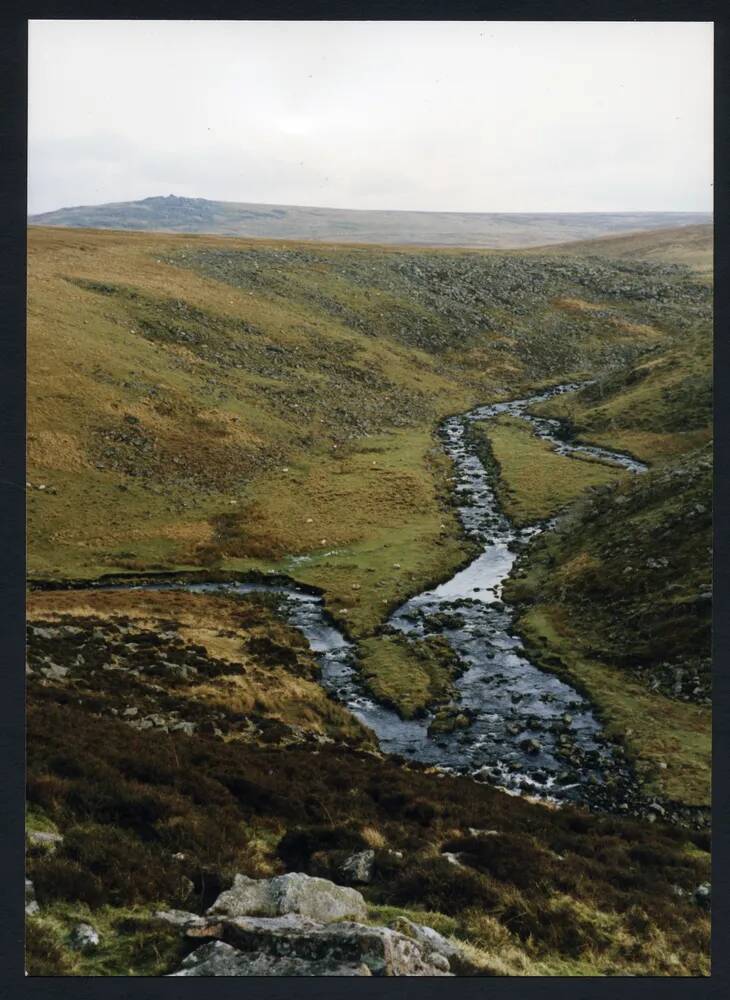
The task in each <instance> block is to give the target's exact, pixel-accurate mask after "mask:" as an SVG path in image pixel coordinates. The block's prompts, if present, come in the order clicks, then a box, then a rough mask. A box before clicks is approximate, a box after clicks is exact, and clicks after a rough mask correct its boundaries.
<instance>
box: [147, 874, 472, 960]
mask: <svg viewBox="0 0 730 1000" xmlns="http://www.w3.org/2000/svg"><path fill="white" fill-rule="evenodd" d="M157 916H158V917H159V918H160V919H161V920H165V921H166V922H167V923H170V924H172V925H174V926H176V927H179V928H180V930H181V931H182V932H183V933H184V934H185V936H186V937H187V938H188V939H191V940H193V941H203V942H204V943H202V944H201V945H200V947H198V948H196V949H195V950H194V951H192V952H191V953H190V954H189V955H188V956H187V957H186V958H185V960H184V961H183V963H182V966H181V968H180V969H178V970H177V971H176V972H173V973H172V974H171V975H172V976H445V975H450V974H451V973H450V961H451V958H450V956H451V957H454V958H456V957H457V956H458V949H457V948H456V947H455V946H452V945H451V944H450V943H449V942H448V941H446V940H445V938H443V937H441V935H439V934H437V933H436V931H433V930H432V929H431V928H429V927H422V926H421V925H419V924H412V923H411V922H410V921H405V924H404V930H406V931H407V933H401V931H400V930H396V929H393V928H390V927H374V926H370V925H367V924H365V923H361V922H359V921H361V920H362V921H364V920H365V919H366V917H367V907H366V904H365V900H364V899H363V897H362V895H361V894H360V893H359V892H357V891H356V890H355V889H351V888H349V887H347V886H339V885H335V884H334V883H333V882H329V881H327V880H326V879H321V878H314V877H311V876H309V875H304V874H301V873H298V872H297V873H291V874H289V875H280V876H277V877H275V878H271V879H250V878H247V877H246V876H244V875H237V876H236V878H235V880H234V884H233V886H232V888H231V889H229V890H227V891H226V892H223V893H221V895H220V896H219V897H218V899H217V900H216V901H215V903H214V904H213V906H211V907H210V909H209V910H208V912H207V914H206V915H205V916H199V915H197V914H194V913H185V912H184V911H180V910H171V911H166V912H160V913H158V914H157ZM353 916H356V917H357V918H358V919H357V920H352V919H347V918H351V917H353ZM405 925H407V926H405Z"/></svg>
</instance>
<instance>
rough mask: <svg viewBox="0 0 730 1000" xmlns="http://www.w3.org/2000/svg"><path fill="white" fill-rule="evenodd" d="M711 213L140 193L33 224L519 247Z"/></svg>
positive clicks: (700, 218)
mask: <svg viewBox="0 0 730 1000" xmlns="http://www.w3.org/2000/svg"><path fill="white" fill-rule="evenodd" d="M708 221H710V216H709V215H708V214H707V213H705V212H694V213H693V212H567V213H550V212H545V213H502V212H403V211H398V212H393V211H390V212H388V211H375V210H353V209H340V208H309V207H305V206H301V205H262V204H256V203H248V202H231V201H210V200H208V199H206V198H178V197H176V196H174V195H168V196H167V197H152V198H143V199H142V200H141V201H123V202H114V203H111V204H107V205H79V206H75V207H72V208H61V209H58V210H57V211H54V212H44V213H42V214H40V215H33V216H31V217H30V219H29V222H30V223H31V225H36V226H82V227H93V228H96V229H139V230H154V231H157V232H179V233H218V234H221V235H227V236H257V237H265V238H269V239H273V238H275V239H294V240H327V241H330V242H345V243H389V244H406V243H415V244H420V245H422V246H460V247H524V246H539V245H540V244H543V243H560V242H562V241H564V240H577V239H590V238H592V237H595V236H602V235H604V234H606V233H614V232H627V231H634V230H644V229H653V228H654V227H666V226H677V225H682V224H686V225H690V224H692V223H704V222H708Z"/></svg>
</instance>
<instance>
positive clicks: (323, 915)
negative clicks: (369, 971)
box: [208, 872, 367, 924]
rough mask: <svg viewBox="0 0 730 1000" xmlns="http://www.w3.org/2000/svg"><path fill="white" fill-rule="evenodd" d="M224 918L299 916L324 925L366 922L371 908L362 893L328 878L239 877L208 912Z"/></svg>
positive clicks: (294, 873)
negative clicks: (367, 905)
mask: <svg viewBox="0 0 730 1000" xmlns="http://www.w3.org/2000/svg"><path fill="white" fill-rule="evenodd" d="M208 913H209V914H213V915H220V916H224V917H248V916H253V917H277V916H282V915H284V914H287V913H296V914H299V915H300V916H302V917H308V918H309V919H311V920H316V921H318V922H319V923H322V924H328V923H331V922H332V921H334V920H344V919H348V918H349V919H353V920H364V919H365V917H366V916H367V907H366V905H365V900H364V899H363V897H362V895H361V893H359V892H357V890H356V889H351V888H349V887H348V886H344V885H335V884H334V882H329V881H328V880H327V879H323V878H314V877H313V876H311V875H304V874H302V873H300V872H293V873H291V874H289V875H277V876H276V877H275V878H270V879H253V878H248V877H247V876H246V875H236V878H235V880H234V882H233V886H232V888H230V889H228V890H227V891H226V892H222V893H221V894H220V896H219V897H218V899H216V901H215V903H213V905H212V906H211V907H210V909H209V910H208Z"/></svg>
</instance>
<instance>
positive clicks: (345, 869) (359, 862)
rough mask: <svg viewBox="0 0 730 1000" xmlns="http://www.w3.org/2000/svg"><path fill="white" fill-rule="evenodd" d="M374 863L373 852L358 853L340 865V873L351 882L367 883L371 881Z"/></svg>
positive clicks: (370, 850)
mask: <svg viewBox="0 0 730 1000" xmlns="http://www.w3.org/2000/svg"><path fill="white" fill-rule="evenodd" d="M374 863H375V851H374V850H372V849H368V850H366V851H358V853H357V854H351V855H350V857H349V858H347V859H346V860H345V861H344V862H343V863H342V865H340V871H341V872H342V874H343V875H344V876H345V877H346V878H347V879H349V881H351V882H362V883H367V882H371V881H372V878H373V866H374Z"/></svg>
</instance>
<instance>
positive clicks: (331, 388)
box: [27, 228, 712, 975]
mask: <svg viewBox="0 0 730 1000" xmlns="http://www.w3.org/2000/svg"><path fill="white" fill-rule="evenodd" d="M711 308H712V303H711V290H710V289H709V287H708V285H707V283H706V282H705V281H703V280H698V279H697V278H696V276H694V275H693V274H692V273H691V272H690V271H688V270H686V269H683V268H679V267H677V266H675V265H673V264H669V265H664V264H662V263H659V262H656V261H654V262H645V261H626V260H614V259H610V258H605V259H603V258H597V257H595V256H590V257H580V256H570V257H567V256H563V255H562V254H561V253H557V254H555V255H550V254H547V253H543V252H541V253H538V254H532V253H531V254H517V253H490V252H467V251H463V250H459V251H457V250H450V251H434V250H407V249H404V248H386V247H367V248H365V247H359V248H353V247H351V248H347V249H345V248H342V247H332V246H326V245H307V246H302V245H297V244H286V243H273V242H264V241H253V240H239V239H232V238H229V239H223V238H220V237H201V236H197V237H195V236H181V235H161V234H157V233H144V234H142V233H114V232H104V233H102V232H93V231H85V230H82V229H75V230H65V231H64V230H61V229H41V228H33V229H32V230H31V231H30V233H29V304H28V342H29V352H28V357H29V374H28V397H29V440H28V445H29V462H28V484H29V485H28V536H29V569H30V576H31V581H32V582H34V583H38V582H39V581H41V580H45V581H51V582H52V583H54V584H55V585H56V586H57V588H58V589H52V590H34V591H32V592H31V594H30V597H29V605H28V607H29V619H30V621H29V664H28V671H29V672H28V691H29V695H28V705H29V744H28V749H29V764H28V802H29V806H28V809H29V811H28V829H29V843H28V852H29V853H28V866H29V874H30V876H31V878H32V879H33V883H34V886H35V890H36V893H37V897H38V901H39V903H40V913H39V914H38V915H36V916H33V917H31V918H30V919H29V933H28V944H27V948H28V955H27V961H28V966H29V971H30V973H31V974H32V975H58V974H61V975H64V974H65V975H74V974H83V975H87V974H88V975H120V974H136V975H159V974H164V973H166V972H169V971H171V970H172V969H173V968H175V967H177V965H178V964H179V962H180V959H181V957H182V955H183V953H184V951H185V949H186V948H187V949H188V950H189V949H190V948H191V947H193V944H192V943H191V942H187V944H185V943H184V942H183V940H182V939H181V936H180V935H179V934H178V933H172V932H171V931H170V930H169V928H167V927H166V926H165V925H163V924H161V923H160V921H159V920H157V919H156V918H155V916H154V913H155V911H156V910H159V909H169V908H170V907H179V906H184V907H185V908H186V909H191V910H195V911H196V912H201V911H202V910H203V909H204V908H205V907H206V906H208V905H209V904H210V902H211V901H212V899H213V898H215V896H216V895H217V893H218V892H219V891H220V889H221V888H225V887H226V886H227V885H229V884H230V881H231V879H232V877H233V874H235V873H236V872H242V873H245V874H248V875H250V876H252V877H262V876H265V875H270V874H273V873H276V872H282V871H307V872H310V873H311V874H318V875H322V876H324V877H329V878H334V879H335V880H336V881H342V879H343V875H342V871H341V867H338V866H340V865H341V862H342V859H343V857H344V856H346V855H347V854H348V853H350V852H352V851H355V850H363V849H366V848H369V849H372V850H373V851H374V852H375V867H374V877H373V881H372V883H371V884H370V885H368V886H367V887H366V888H365V889H364V890H363V891H364V892H365V894H366V897H367V901H368V905H369V919H370V920H371V921H373V922H377V923H379V924H382V923H386V922H391V923H397V920H398V918H399V917H400V916H402V915H406V916H410V917H413V918H414V919H417V920H420V921H421V922H424V923H427V924H429V926H433V927H435V928H437V929H439V930H440V931H441V932H442V933H445V934H447V935H450V936H452V937H453V938H454V939H455V940H457V941H458V942H460V944H461V945H462V946H464V947H466V948H468V949H471V951H470V954H471V955H472V957H473V959H474V962H475V963H476V967H478V968H479V969H480V970H481V974H483V975H536V974H537V975H539V974H563V975H582V974H588V975H591V974H605V975H616V974H644V975H645V974H656V975H702V974H706V973H707V972H708V971H709V960H708V942H709V937H708V935H709V918H708V914H707V912H706V910H705V909H704V907H703V905H701V904H698V902H697V900H696V898H695V895H694V893H695V889H696V887H697V886H698V884H699V883H701V882H704V881H706V880H707V878H708V871H709V867H708V866H709V854H708V850H709V837H708V834H707V833H706V832H702V831H694V832H693V831H692V830H688V829H686V828H685V829H683V828H681V827H677V826H671V825H669V824H665V823H664V822H662V815H661V812H658V813H657V815H658V821H657V822H656V823H655V824H653V825H652V824H649V823H646V822H644V823H642V822H638V821H634V820H630V819H626V818H622V817H607V816H604V817H599V816H591V815H588V814H585V813H582V812H579V811H577V810H575V809H572V808H566V809H561V810H551V809H546V808H545V807H544V806H543V805H539V804H535V803H532V802H528V801H526V800H523V799H515V798H512V797H510V796H507V795H505V794H504V793H502V792H500V791H498V790H496V789H493V788H490V787H488V786H486V785H482V784H478V783H474V782H472V781H470V780H467V779H463V778H456V777H454V776H444V775H436V774H434V773H432V772H430V771H429V769H428V768H425V767H422V766H418V765H405V764H404V763H403V762H401V761H397V760H393V759H384V758H383V757H382V756H381V755H380V754H379V753H377V752H376V750H375V748H374V746H373V743H372V739H371V737H370V735H369V734H368V733H367V732H366V731H365V730H363V728H362V727H361V726H359V725H358V724H357V723H356V722H355V721H354V720H353V718H352V717H351V716H350V715H349V714H348V713H347V712H345V711H344V710H343V709H342V708H341V707H340V706H339V705H337V704H336V703H334V702H332V701H330V700H329V699H328V698H325V697H324V695H323V692H322V689H321V688H320V687H319V685H318V684H317V668H316V664H315V663H314V662H313V660H312V657H311V655H310V654H309V651H308V649H307V648H306V646H305V645H304V644H303V642H302V640H301V639H300V637H299V636H298V634H296V633H295V632H293V630H291V629H289V628H288V627H287V626H285V625H283V624H282V622H281V620H280V619H279V618H278V617H277V615H276V614H275V611H276V608H275V606H274V604H272V602H267V601H266V600H262V599H261V598H251V599H248V600H245V601H236V602H230V601H228V600H226V599H224V598H221V597H215V598H214V597H212V596H211V597H201V596H200V595H197V596H195V597H192V596H190V595H184V594H178V593H165V594H162V593H160V594H154V595H152V594H149V593H135V592H130V593H100V592H95V591H93V590H90V589H85V588H84V587H83V586H81V587H79V588H78V589H71V588H69V587H68V586H66V584H67V582H68V581H69V580H70V579H74V580H76V581H78V582H79V583H82V584H83V582H84V581H92V580H94V579H97V578H98V577H99V576H100V575H102V574H105V573H123V572H128V573H142V572H157V571H179V570H191V571H195V570H198V571H202V572H206V573H210V574H222V573H224V572H231V571H233V572H240V571H248V570H254V569H259V570H269V569H273V570H277V571H279V572H285V573H287V574H289V575H292V576H294V577H296V578H297V579H299V580H301V581H303V582H306V583H310V584H313V585H316V586H318V587H321V588H323V591H324V598H325V602H326V606H327V607H328V609H329V610H330V611H331V612H332V614H333V615H334V616H335V618H336V619H338V621H339V622H340V623H343V624H344V625H345V626H346V628H347V629H348V631H349V633H350V634H351V635H352V636H353V638H354V639H355V641H356V642H357V643H358V645H359V648H360V652H361V653H362V654H363V657H362V663H363V669H364V672H365V674H366V678H367V680H368V682H369V683H370V685H371V687H372V688H373V689H374V690H376V691H377V692H378V693H379V694H380V696H381V697H383V698H384V699H386V700H388V701H390V702H392V703H393V704H395V705H396V706H397V707H398V708H399V710H400V711H402V713H403V714H404V715H408V714H412V713H414V712H417V711H418V710H419V709H421V708H422V707H423V706H424V705H426V704H432V703H433V702H434V701H438V700H439V699H442V698H444V697H445V696H448V686H449V676H450V670H451V669H452V668H451V665H450V664H449V663H448V662H447V658H446V657H444V655H443V650H442V649H440V648H438V644H437V643H435V644H433V643H432V644H431V646H430V647H429V648H428V649H425V648H422V649H418V650H415V649H412V648H410V647H409V646H408V645H407V644H405V645H401V644H398V643H395V642H394V640H393V637H392V636H388V635H387V634H382V633H381V632H380V626H381V625H382V623H383V621H384V620H385V618H386V616H387V614H388V611H389V610H390V608H392V607H393V606H394V605H396V604H397V603H399V602H400V601H402V600H403V598H404V597H406V596H408V595H409V594H411V593H414V592H417V591H419V590H421V589H423V588H424V586H426V585H427V584H428V583H429V582H431V581H435V580H438V579H443V578H444V577H446V576H448V575H449V574H450V573H451V572H453V570H454V569H455V568H456V567H457V566H458V565H460V564H461V563H462V562H463V561H464V560H465V559H466V558H468V557H469V555H470V553H471V549H470V547H469V545H468V544H467V543H466V542H465V540H464V538H463V536H462V533H461V531H460V528H459V525H458V522H457V519H456V516H455V513H454V511H453V508H452V506H451V500H450V490H449V477H450V475H451V469H450V468H449V466H448V463H447V461H446V459H445V458H444V455H443V452H442V450H441V448H440V446H439V443H438V439H437V437H436V435H435V429H436V427H437V424H438V421H439V420H440V419H441V418H442V417H443V416H445V415H446V414H449V413H454V412H459V411H462V410H464V409H467V408H468V407H470V406H472V405H475V404H476V403H480V402H489V401H492V400H495V399H500V398H511V397H513V396H517V395H523V394H525V393H527V392H528V391H529V390H531V389H533V388H536V387H539V386H544V385H549V384H554V383H556V382H560V381H563V380H567V379H572V378H576V379H577V378H581V377H585V378H588V377H595V378H596V379H597V381H596V382H595V384H594V385H593V386H591V387H589V388H588V389H586V390H583V392H581V393H579V394H577V395H575V396H574V397H572V398H569V397H561V398H560V399H559V400H555V401H553V402H551V403H550V404H549V405H547V406H546V407H545V409H546V410H547V411H549V412H550V413H551V414H552V415H553V416H557V417H560V418H561V419H562V420H563V421H564V427H565V432H566V433H569V434H573V435H580V436H582V437H585V438H586V439H589V440H601V441H602V442H604V443H605V444H607V445H608V446H609V447H611V446H613V447H617V448H624V449H628V450H631V451H635V452H636V453H637V454H642V455H644V456H645V457H646V459H647V460H648V461H649V462H650V463H651V469H650V471H649V473H648V474H646V475H645V476H643V477H635V478H631V477H629V476H627V475H623V474H622V475H618V474H616V471H615V470H606V468H605V467H602V466H596V465H595V464H594V463H588V462H577V461H575V460H573V459H568V458H560V457H556V456H555V455H554V454H553V453H552V452H551V451H549V450H548V449H546V448H544V447H543V446H542V443H541V442H539V441H536V439H534V438H533V437H532V436H530V435H529V434H528V433H527V431H526V428H525V427H524V426H522V425H521V424H520V422H519V421H516V422H515V421H509V420H503V419H500V420H499V421H498V422H497V423H496V424H494V425H491V426H490V425H487V426H485V427H484V428H482V429H481V430H479V431H477V433H480V434H482V437H483V441H484V449H485V454H488V455H491V457H492V460H493V461H494V462H495V471H496V472H497V473H498V475H499V489H500V494H501V496H502V499H503V501H504V503H505V506H506V508H507V509H508V510H509V511H510V513H511V514H512V515H513V516H514V517H515V518H516V519H517V520H521V521H522V522H523V523H529V522H531V521H533V520H534V519H537V518H543V517H546V516H550V515H557V516H558V518H559V520H558V527H557V529H556V530H555V531H550V532H546V533H545V534H544V535H542V536H541V537H540V538H539V539H538V540H537V541H536V542H535V543H534V544H533V545H531V546H530V547H529V548H528V549H527V550H525V551H524V552H523V554H522V556H521V558H520V560H519V562H518V564H517V570H516V573H515V575H514V577H513V580H512V582H511V584H510V593H509V596H510V599H514V600H516V601H518V602H519V605H520V610H521V615H522V617H521V629H522V631H523V634H524V635H525V636H526V638H527V640H528V642H529V643H530V645H531V648H532V649H533V651H534V655H535V657H536V658H539V659H540V660H541V661H542V662H543V663H544V664H545V666H546V667H547V668H548V669H553V670H556V671H558V672H559V673H565V674H566V675H567V676H570V679H571V681H572V682H573V683H575V684H576V685H578V686H581V687H582V688H584V689H586V690H588V691H589V692H590V694H591V696H592V697H593V699H594V701H595V703H596V704H597V706H598V708H599V710H600V711H601V713H602V714H603V716H604V719H605V721H606V722H607V723H608V725H609V727H611V728H612V730H613V732H614V734H615V736H616V738H617V739H618V740H619V741H622V742H624V743H625V745H626V747H627V749H628V750H629V752H630V753H632V754H633V755H634V757H635V759H636V761H637V763H638V764H639V765H642V762H644V769H645V771H646V773H645V779H646V781H647V783H648V784H649V787H650V788H651V789H652V790H656V793H657V794H658V795H659V796H660V797H662V798H663V799H666V798H670V799H672V798H673V799H675V800H676V801H679V802H683V803H686V804H691V805H697V804H701V803H702V802H703V801H706V794H707V775H708V773H709V772H708V760H709V758H708V753H709V709H708V706H707V705H706V704H705V703H704V702H705V699H706V696H707V690H708V689H707V676H708V674H707V664H706V658H705V653H704V651H705V649H706V643H707V634H708V632H707V629H708V622H709V618H708V614H709V612H708V605H707V602H706V599H705V597H704V596H703V595H705V594H706V592H707V588H708V586H709V583H708V579H709V578H708V575H707V574H708V570H709V565H710V561H709V555H708V554H707V545H708V544H709V541H708V530H709V528H708V525H709V520H708V517H709V515H708V506H707V505H708V495H709V476H710V466H709V464H708V463H709V457H708V454H707V449H708V441H709V437H710V430H709V406H710V398H709V395H708V394H707V393H706V392H705V390H704V388H703V387H705V386H706V384H707V378H708V372H709V363H710V350H709V345H710V343H711ZM642 449H643V450H642ZM699 508H702V509H699ZM627 525H628V526H629V527H628V528H627ZM629 570H630V572H629ZM668 627H669V628H670V631H667V628H668ZM696 689H697V690H696ZM637 716H639V717H640V718H641V719H642V721H643V722H644V723H645V724H644V726H643V733H638V730H639V727H638V726H637V725H636V724H635V722H634V721H633V720H634V719H635V718H636V717H637ZM631 730H635V731H637V732H634V733H632V732H631ZM69 733H73V734H74V738H73V740H69ZM637 733H638V736H643V737H644V738H643V739H641V738H637ZM672 740H674V741H675V743H677V742H679V743H681V744H682V745H681V746H675V745H674V744H673V743H672V742H671V741H672ZM662 763H666V764H668V765H669V766H668V767H667V768H662V767H660V764H662ZM39 834H52V837H51V838H50V840H49V838H48V837H43V836H38V835H39ZM58 838H62V839H58ZM393 852H397V853H393ZM451 857H457V858H458V860H459V862H460V864H459V865H454V864H453V863H452V862H451V861H450V860H449V859H450V858H451ZM80 920H83V921H91V922H92V923H94V924H95V926H97V927H98V928H99V929H100V931H101V932H102V944H101V946H100V948H99V949H98V950H97V951H96V952H94V953H81V952H78V951H74V950H73V949H71V948H70V947H69V944H68V934H69V931H70V930H71V929H72V928H73V927H74V926H75V925H76V924H77V923H78V922H79V921H80Z"/></svg>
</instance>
